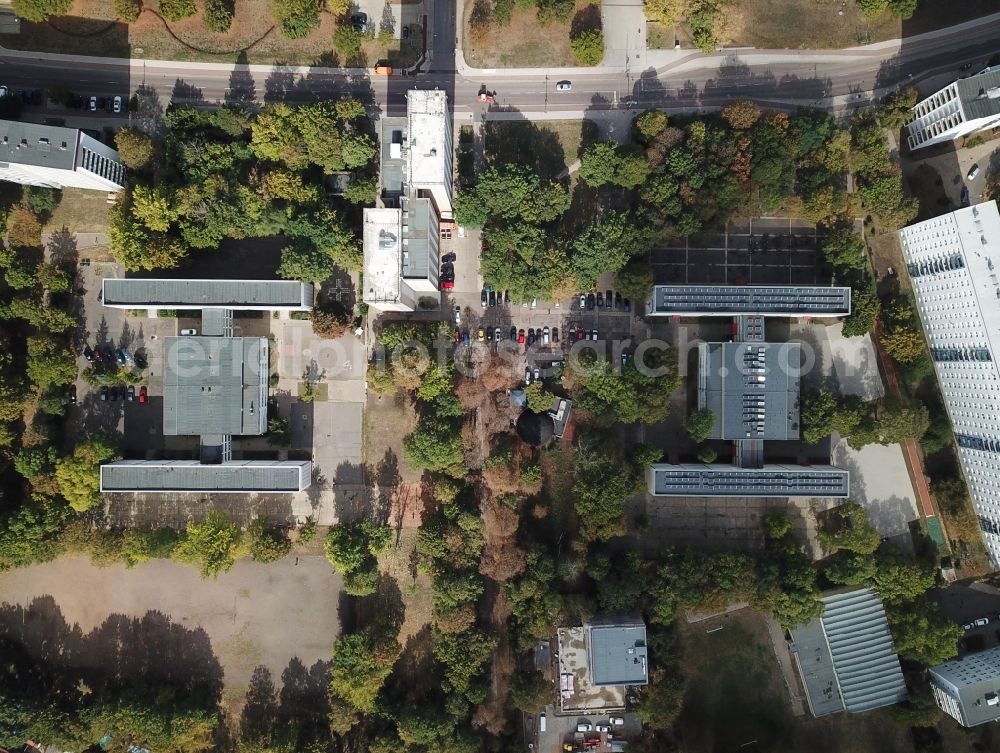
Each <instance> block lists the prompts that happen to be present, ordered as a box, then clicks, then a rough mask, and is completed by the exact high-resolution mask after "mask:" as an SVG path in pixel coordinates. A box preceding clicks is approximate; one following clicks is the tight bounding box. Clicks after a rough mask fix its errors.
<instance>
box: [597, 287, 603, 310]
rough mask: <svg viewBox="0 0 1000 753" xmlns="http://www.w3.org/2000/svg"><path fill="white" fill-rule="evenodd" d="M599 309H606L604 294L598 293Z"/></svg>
mask: <svg viewBox="0 0 1000 753" xmlns="http://www.w3.org/2000/svg"><path fill="white" fill-rule="evenodd" d="M597 308H599V309H600V308H604V293H602V292H601V291H600V290H598V291H597Z"/></svg>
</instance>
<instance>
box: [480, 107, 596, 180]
mask: <svg viewBox="0 0 1000 753" xmlns="http://www.w3.org/2000/svg"><path fill="white" fill-rule="evenodd" d="M597 137H598V134H597V125H596V124H595V123H594V121H592V120H586V119H585V120H537V121H531V122H528V121H508V120H499V121H491V122H489V123H487V124H486V131H485V148H486V159H487V161H488V162H496V163H501V164H503V163H509V162H520V163H522V164H525V165H527V166H528V167H531V168H532V169H534V170H536V171H537V172H538V174H539V175H540V176H541V177H543V178H556V177H557V176H559V174H560V173H562V172H563V171H564V170H566V168H568V167H569V166H570V165H572V164H573V163H574V162H576V160H578V159H579V158H580V154H581V152H582V150H583V149H585V148H586V147H587V146H589V145H590V144H593V143H594V142H595V141H597Z"/></svg>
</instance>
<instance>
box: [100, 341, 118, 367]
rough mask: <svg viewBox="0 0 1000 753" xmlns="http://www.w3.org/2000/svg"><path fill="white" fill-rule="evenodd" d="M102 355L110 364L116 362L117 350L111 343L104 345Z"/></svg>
mask: <svg viewBox="0 0 1000 753" xmlns="http://www.w3.org/2000/svg"><path fill="white" fill-rule="evenodd" d="M101 357H102V358H103V359H104V363H106V364H107V365H108V366H110V365H111V364H113V363H114V362H115V352H114V350H113V349H112V348H111V346H110V345H105V346H104V349H103V350H102V351H101Z"/></svg>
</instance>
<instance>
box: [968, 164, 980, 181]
mask: <svg viewBox="0 0 1000 753" xmlns="http://www.w3.org/2000/svg"><path fill="white" fill-rule="evenodd" d="M977 175H979V165H973V166H972V168H971V169H970V170H969V174H968V176H967V177H968V179H969V180H975V179H976V176H977Z"/></svg>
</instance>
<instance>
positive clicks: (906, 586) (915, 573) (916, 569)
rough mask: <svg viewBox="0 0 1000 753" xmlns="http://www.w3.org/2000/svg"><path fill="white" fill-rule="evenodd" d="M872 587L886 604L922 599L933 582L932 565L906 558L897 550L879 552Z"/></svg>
mask: <svg viewBox="0 0 1000 753" xmlns="http://www.w3.org/2000/svg"><path fill="white" fill-rule="evenodd" d="M877 565H878V567H877V569H876V571H875V577H874V580H873V581H872V588H874V589H875V591H877V592H878V595H879V597H881V599H882V601H884V602H886V603H887V604H902V603H904V602H907V601H913V600H914V599H916V598H918V597H920V596H922V595H923V594H924V593H926V592H927V591H928V590H929V589H931V588H933V587H934V585H935V583H936V582H937V578H936V575H935V572H934V568H933V566H931V565H930V564H929V563H927V562H923V561H919V560H913V559H907V558H906V557H904V556H903V555H902V554H901V553H899V551H898V550H893V549H889V550H887V551H880V552H879V554H878V558H877Z"/></svg>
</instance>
